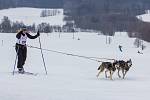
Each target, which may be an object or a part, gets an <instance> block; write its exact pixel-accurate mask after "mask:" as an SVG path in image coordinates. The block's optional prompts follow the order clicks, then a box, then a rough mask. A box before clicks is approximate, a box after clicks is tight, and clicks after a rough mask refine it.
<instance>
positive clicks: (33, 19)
mask: <svg viewBox="0 0 150 100" xmlns="http://www.w3.org/2000/svg"><path fill="white" fill-rule="evenodd" d="M42 10H45V9H39V8H10V9H4V10H0V21H1V19H3V16H8V17H9V19H10V20H11V21H13V22H16V21H19V22H23V23H24V24H26V25H32V24H33V23H35V24H36V25H37V24H41V23H43V22H44V23H50V25H61V26H62V25H64V22H63V16H64V15H63V9H58V10H59V11H60V14H58V15H56V16H49V17H40V14H41V12H42ZM49 10H52V9H49Z"/></svg>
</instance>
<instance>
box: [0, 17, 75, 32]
mask: <svg viewBox="0 0 150 100" xmlns="http://www.w3.org/2000/svg"><path fill="white" fill-rule="evenodd" d="M23 27H26V28H27V29H28V30H30V31H32V32H36V31H37V30H40V32H43V33H52V32H74V30H72V24H66V25H64V26H59V25H50V24H49V23H41V24H38V25H35V24H33V25H25V24H24V23H23V22H18V21H16V22H12V21H11V20H10V19H9V18H8V17H7V16H4V17H3V19H2V21H1V23H0V32H1V33H16V32H17V31H18V30H19V29H21V28H23Z"/></svg>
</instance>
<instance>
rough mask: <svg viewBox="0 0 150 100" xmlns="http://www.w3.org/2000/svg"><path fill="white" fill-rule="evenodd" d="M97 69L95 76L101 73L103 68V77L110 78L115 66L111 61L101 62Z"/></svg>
mask: <svg viewBox="0 0 150 100" xmlns="http://www.w3.org/2000/svg"><path fill="white" fill-rule="evenodd" d="M105 69H106V70H105ZM98 70H99V72H98V74H97V77H98V76H99V75H100V73H102V72H103V71H104V70H105V77H106V78H110V79H111V80H112V75H113V73H114V72H115V71H116V67H115V65H114V63H112V62H102V64H101V65H100V66H99V67H98ZM107 72H109V73H110V76H109V77H108V76H107Z"/></svg>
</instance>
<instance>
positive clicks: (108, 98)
mask: <svg viewBox="0 0 150 100" xmlns="http://www.w3.org/2000/svg"><path fill="white" fill-rule="evenodd" d="M77 38H80V40H77ZM2 40H3V43H2ZM15 41H16V39H15V34H14V33H12V34H8V33H5V34H4V33H0V55H1V56H0V86H1V89H0V98H1V99H2V100H31V99H32V100H112V99H115V100H147V99H148V98H149V93H150V85H149V84H150V71H149V69H150V68H149V59H150V53H149V51H150V44H149V43H145V45H146V46H147V48H146V49H145V50H144V51H143V53H144V54H143V55H140V54H138V53H137V50H138V49H136V48H134V46H133V42H134V39H129V38H128V37H126V36H117V35H116V36H115V37H112V44H111V45H106V44H105V36H101V35H97V34H96V33H92V34H91V33H76V34H75V39H72V34H71V33H70V34H69V33H62V34H61V38H59V34H57V33H52V34H49V35H47V34H41V42H42V46H43V48H45V49H50V50H56V51H61V52H66V53H73V54H78V55H84V56H94V57H105V58H116V59H129V58H131V59H132V61H133V67H132V68H131V69H130V71H129V72H128V73H127V76H126V78H125V80H122V79H119V78H118V76H117V73H115V74H114V76H113V78H114V80H113V81H110V80H109V79H105V78H104V73H103V74H101V75H100V78H96V74H97V67H98V66H99V64H100V63H98V62H95V61H91V60H88V59H84V58H78V57H72V56H67V55H62V54H57V53H53V52H47V51H44V56H45V61H46V66H47V69H48V75H47V76H46V75H45V74H44V68H43V64H42V59H41V54H40V51H39V50H37V49H32V48H28V58H27V61H26V64H25V70H27V71H31V72H35V73H36V72H38V73H39V75H38V76H27V75H15V76H12V75H11V74H10V72H11V71H12V70H13V64H14V60H15V50H14V47H13V46H14V44H15ZM28 44H29V45H33V46H38V47H39V43H38V39H36V40H28ZM118 44H121V45H122V46H123V53H121V52H120V51H119V49H118Z"/></svg>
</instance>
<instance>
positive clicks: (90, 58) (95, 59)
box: [27, 45, 115, 62]
mask: <svg viewBox="0 0 150 100" xmlns="http://www.w3.org/2000/svg"><path fill="white" fill-rule="evenodd" d="M27 47H30V48H35V49H42V48H39V47H35V46H29V45H27ZM42 50H44V51H50V52H54V53H59V54H63V55H69V56H75V57H80V58H85V59H89V60H92V61H97V62H104V61H100V60H98V59H106V60H115V59H108V58H98V57H87V56H81V55H76V54H71V53H65V52H61V51H55V50H50V49H42Z"/></svg>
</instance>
